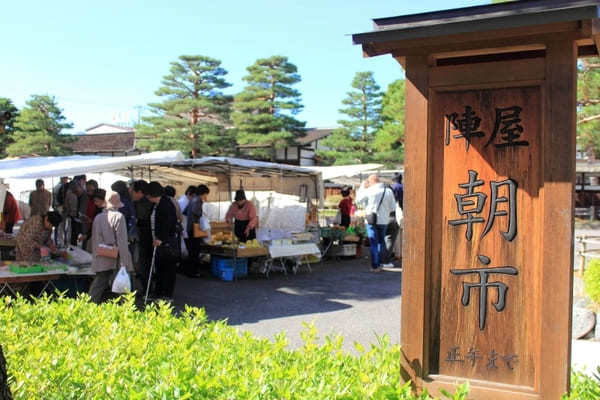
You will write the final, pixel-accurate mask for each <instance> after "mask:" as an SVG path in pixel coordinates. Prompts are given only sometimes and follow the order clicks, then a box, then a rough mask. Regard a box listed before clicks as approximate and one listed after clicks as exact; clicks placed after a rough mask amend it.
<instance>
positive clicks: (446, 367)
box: [401, 39, 577, 400]
mask: <svg viewBox="0 0 600 400" xmlns="http://www.w3.org/2000/svg"><path fill="white" fill-rule="evenodd" d="M544 46H545V48H546V57H545V58H542V59H540V58H536V59H532V60H529V61H523V60H516V61H500V62H493V63H480V64H465V65H458V66H447V67H436V66H435V58H434V57H431V56H429V57H425V56H419V57H416V56H415V57H413V56H407V57H405V58H402V61H403V62H404V65H406V68H407V73H406V77H407V89H406V90H407V93H406V96H407V114H406V129H407V132H406V163H405V171H406V174H405V189H406V192H405V193H406V194H405V196H406V197H405V210H406V211H405V240H404V256H403V258H404V271H403V287H402V296H403V297H402V335H401V337H402V349H403V353H404V356H405V360H404V367H405V368H406V369H407V371H408V372H409V376H410V377H411V378H412V379H413V382H415V383H416V385H417V387H427V388H428V389H429V390H430V391H431V392H432V393H433V394H434V395H437V394H439V392H438V390H439V389H440V388H445V389H452V387H453V385H454V383H456V382H460V381H462V380H464V379H468V380H469V381H470V382H471V385H472V391H471V397H470V398H474V399H479V398H481V399H487V398H494V399H511V400H512V399H516V400H518V399H558V398H560V396H561V395H562V394H563V393H565V392H566V391H567V389H568V376H569V368H568V365H569V357H570V332H571V331H570V329H571V328H570V324H571V321H570V309H571V292H572V273H571V267H570V266H571V265H572V257H573V255H572V234H573V223H572V207H573V195H572V193H573V183H572V182H574V179H575V169H574V168H575V163H574V155H575V88H576V86H575V83H576V81H575V80H576V69H575V68H576V55H577V45H576V44H575V42H574V41H573V40H571V39H567V40H561V41H557V42H550V41H549V42H547V43H545V44H544ZM494 72H497V73H494ZM470 78H472V80H471V79H470ZM467 105H469V106H471V107H472V108H473V110H474V111H475V112H476V114H477V116H479V117H480V118H481V124H480V126H479V130H480V131H482V132H484V133H485V137H483V138H473V139H472V140H471V143H470V146H469V149H468V150H467V148H466V142H465V140H464V138H458V139H456V138H453V137H452V136H454V135H456V134H457V133H458V132H457V131H456V130H455V129H451V137H452V138H451V140H450V142H449V144H448V145H446V144H445V133H446V127H447V126H449V127H451V128H453V127H452V125H449V122H448V119H447V117H446V116H447V115H449V114H451V113H454V112H456V113H459V114H461V113H464V112H465V107H466V106H467ZM511 106H519V107H521V108H522V111H521V112H520V118H521V121H520V122H519V123H520V125H521V126H522V128H523V132H522V134H521V137H520V138H519V139H518V140H527V141H528V142H529V146H518V147H508V148H498V147H495V146H494V143H498V142H501V141H502V140H501V138H500V136H497V137H496V140H495V141H493V142H492V143H491V144H490V145H488V146H487V147H486V146H485V145H486V143H487V142H488V140H489V138H490V135H491V134H492V132H493V131H494V126H495V120H496V108H506V107H511ZM498 135H500V134H498ZM469 170H474V171H477V173H478V176H477V178H478V179H481V180H483V181H484V185H483V186H480V187H478V188H477V192H482V193H484V194H486V195H487V200H486V204H485V205H484V207H483V210H482V212H481V216H482V217H484V218H485V221H484V222H483V223H482V224H474V226H473V236H472V239H471V240H470V241H468V240H466V239H465V226H464V225H459V226H451V225H449V221H450V220H454V219H459V218H461V216H460V215H459V214H458V208H457V202H456V199H455V197H454V195H455V194H464V193H465V190H464V189H461V188H459V186H458V185H459V184H461V183H466V182H467V181H468V178H469V174H468V171H469ZM506 178H512V179H514V180H515V181H516V182H517V184H518V189H517V195H516V203H517V236H516V238H515V239H514V240H513V241H506V240H505V239H503V238H502V236H501V232H502V231H506V230H507V223H508V218H507V217H503V216H497V217H496V221H495V224H494V226H493V227H492V229H491V230H490V231H489V232H488V233H487V234H486V235H485V236H483V237H482V232H483V229H484V226H485V223H486V222H487V220H488V218H489V215H490V214H489V213H490V201H491V191H490V190H491V189H490V181H497V182H499V181H502V180H504V179H506ZM507 194H508V191H507V188H506V187H501V188H500V189H499V193H498V196H500V197H506V196H507ZM506 209H507V204H506V203H502V204H499V205H498V211H500V210H506ZM478 255H485V256H487V257H489V258H490V259H491V264H490V265H489V267H501V266H514V267H515V268H516V269H517V270H518V275H516V276H508V275H506V276H505V275H491V276H490V279H489V281H490V282H496V281H498V282H502V283H504V284H506V285H507V286H508V288H509V289H508V291H507V296H506V307H505V309H504V310H503V311H501V312H498V311H496V310H495V308H494V307H493V303H495V302H496V301H497V295H498V291H497V290H496V289H495V288H490V289H489V291H488V300H487V318H486V326H485V328H484V330H483V331H482V330H480V327H479V323H478V322H479V314H478V311H479V307H478V306H479V304H478V302H479V292H478V290H474V289H472V290H471V293H470V294H471V296H470V303H469V305H468V306H463V305H462V304H461V296H462V292H463V287H462V283H463V282H469V283H476V282H478V280H479V278H478V276H476V275H460V276H456V275H453V274H452V273H450V270H451V269H458V270H461V269H467V268H481V267H483V265H481V262H480V261H479V259H478V257H477V256H478ZM454 346H457V347H459V348H460V357H461V358H462V359H463V362H462V363H458V362H457V363H453V362H446V361H445V359H446V358H447V356H448V351H449V350H450V349H451V348H452V347H454ZM471 348H473V349H475V350H478V351H479V353H477V354H476V355H478V356H480V357H481V359H475V362H474V363H472V362H471V361H470V360H468V359H465V355H466V352H467V351H468V350H469V349H471ZM492 350H493V351H494V352H495V353H497V359H496V360H495V362H494V365H495V366H497V367H498V368H493V367H491V368H490V367H488V364H489V361H490V357H492V356H493V354H490V353H491V351H492ZM512 354H515V355H516V356H517V357H518V361H517V362H512V363H510V366H509V363H507V361H506V360H505V359H503V357H502V356H507V355H512ZM513 361H514V359H513Z"/></svg>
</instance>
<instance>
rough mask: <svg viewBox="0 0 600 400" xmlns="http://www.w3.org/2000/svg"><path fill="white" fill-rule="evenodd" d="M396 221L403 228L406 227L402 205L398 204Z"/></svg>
mask: <svg viewBox="0 0 600 400" xmlns="http://www.w3.org/2000/svg"><path fill="white" fill-rule="evenodd" d="M396 223H397V224H398V226H399V227H400V228H401V229H402V228H404V212H403V211H402V207H400V206H399V205H397V204H396Z"/></svg>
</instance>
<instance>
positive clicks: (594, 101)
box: [577, 99, 600, 107]
mask: <svg viewBox="0 0 600 400" xmlns="http://www.w3.org/2000/svg"><path fill="white" fill-rule="evenodd" d="M592 104H600V99H590V100H583V101H578V102H577V106H578V107H585V106H590V105H592Z"/></svg>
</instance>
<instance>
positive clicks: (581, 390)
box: [562, 370, 600, 400]
mask: <svg viewBox="0 0 600 400" xmlns="http://www.w3.org/2000/svg"><path fill="white" fill-rule="evenodd" d="M598 372H599V373H600V370H599V371H598ZM598 399H600V382H599V381H598V380H596V379H594V378H592V377H590V376H588V375H585V374H583V373H581V372H574V373H572V374H571V393H569V394H568V395H567V394H566V395H564V396H563V397H562V400H598Z"/></svg>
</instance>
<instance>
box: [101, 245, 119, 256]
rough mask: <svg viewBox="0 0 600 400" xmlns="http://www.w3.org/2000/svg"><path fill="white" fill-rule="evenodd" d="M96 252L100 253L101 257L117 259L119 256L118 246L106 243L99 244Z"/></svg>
mask: <svg viewBox="0 0 600 400" xmlns="http://www.w3.org/2000/svg"><path fill="white" fill-rule="evenodd" d="M96 254H98V255H99V256H100V257H106V258H114V259H116V258H117V257H119V248H118V247H117V246H108V245H106V244H99V245H98V250H97V251H96Z"/></svg>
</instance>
